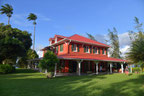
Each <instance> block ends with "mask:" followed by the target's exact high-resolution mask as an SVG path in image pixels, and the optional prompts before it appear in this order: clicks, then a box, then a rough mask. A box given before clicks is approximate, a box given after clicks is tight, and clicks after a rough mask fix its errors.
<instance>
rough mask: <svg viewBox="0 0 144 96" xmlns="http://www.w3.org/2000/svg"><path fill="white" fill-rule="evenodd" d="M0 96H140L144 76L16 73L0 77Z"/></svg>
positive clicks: (24, 71)
mask: <svg viewBox="0 0 144 96" xmlns="http://www.w3.org/2000/svg"><path fill="white" fill-rule="evenodd" d="M0 96H144V74H133V75H131V76H126V75H125V74H111V75H97V76H96V75H93V76H68V77H57V78H54V79H46V78H45V75H44V74H42V73H38V72H34V71H32V70H26V69H25V70H24V69H19V70H17V73H13V74H7V75H0Z"/></svg>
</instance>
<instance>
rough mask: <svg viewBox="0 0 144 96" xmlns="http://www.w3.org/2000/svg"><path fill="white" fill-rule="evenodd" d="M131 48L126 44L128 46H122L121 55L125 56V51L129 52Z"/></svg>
mask: <svg viewBox="0 0 144 96" xmlns="http://www.w3.org/2000/svg"><path fill="white" fill-rule="evenodd" d="M129 48H130V46H129V45H126V46H124V47H123V48H120V51H121V53H122V54H121V55H122V56H125V53H127V52H129Z"/></svg>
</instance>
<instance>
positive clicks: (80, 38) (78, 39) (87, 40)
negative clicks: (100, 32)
mask: <svg viewBox="0 0 144 96" xmlns="http://www.w3.org/2000/svg"><path fill="white" fill-rule="evenodd" d="M68 39H70V40H76V41H80V42H85V43H91V44H97V45H102V46H106V47H110V46H108V45H106V44H103V43H100V42H97V41H95V40H91V39H89V38H86V37H83V36H80V35H77V34H75V35H73V36H70V37H68Z"/></svg>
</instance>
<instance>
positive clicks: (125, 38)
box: [118, 32, 131, 47]
mask: <svg viewBox="0 0 144 96" xmlns="http://www.w3.org/2000/svg"><path fill="white" fill-rule="evenodd" d="M118 36H119V43H120V46H121V47H124V46H127V45H130V44H131V40H130V38H129V34H128V32H125V33H122V34H119V35H118Z"/></svg>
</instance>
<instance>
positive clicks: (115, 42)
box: [108, 27, 121, 58]
mask: <svg viewBox="0 0 144 96" xmlns="http://www.w3.org/2000/svg"><path fill="white" fill-rule="evenodd" d="M108 32H109V33H108V36H109V43H110V45H111V49H110V56H111V57H114V58H121V57H120V54H121V52H120V48H119V38H118V35H117V30H116V28H115V27H114V28H113V31H111V30H110V29H108Z"/></svg>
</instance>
